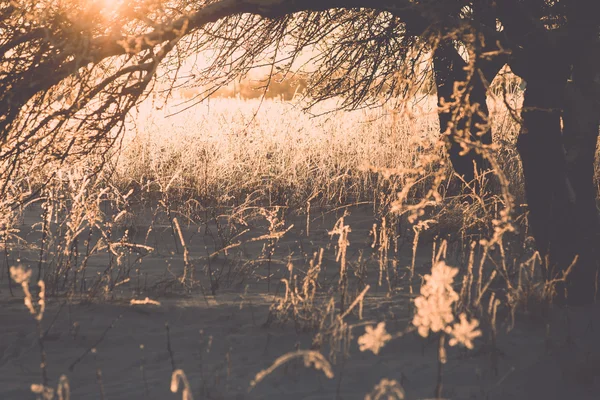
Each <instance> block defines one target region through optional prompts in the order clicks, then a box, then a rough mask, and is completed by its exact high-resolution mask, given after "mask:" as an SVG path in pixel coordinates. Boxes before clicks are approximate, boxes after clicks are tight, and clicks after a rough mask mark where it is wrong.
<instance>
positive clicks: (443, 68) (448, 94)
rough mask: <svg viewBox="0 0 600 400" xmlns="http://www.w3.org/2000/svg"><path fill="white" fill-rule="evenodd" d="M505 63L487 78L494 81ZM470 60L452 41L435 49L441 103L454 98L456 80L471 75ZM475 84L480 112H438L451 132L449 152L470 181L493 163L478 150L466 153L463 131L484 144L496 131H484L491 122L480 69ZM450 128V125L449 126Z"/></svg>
mask: <svg viewBox="0 0 600 400" xmlns="http://www.w3.org/2000/svg"><path fill="white" fill-rule="evenodd" d="M501 66H502V65H500V64H498V65H497V66H492V67H491V68H489V69H488V70H487V71H486V72H487V75H489V76H486V80H488V81H491V80H492V79H493V78H494V77H495V76H496V74H497V73H498V71H499V70H500V68H501ZM466 67H467V63H466V62H465V60H463V58H462V57H461V56H460V54H459V53H458V51H457V50H456V48H455V47H454V45H453V43H452V42H451V41H442V42H441V43H440V44H439V46H438V47H437V48H436V49H435V51H434V57H433V68H434V75H435V85H436V89H437V98H438V106H440V107H441V106H442V104H443V101H451V99H452V96H453V94H454V84H455V83H456V82H465V81H466V80H467V78H468V75H467V74H468V72H467V71H466V70H465V68H466ZM471 84H472V87H471V90H470V103H471V104H472V105H473V106H475V107H477V110H478V111H477V112H475V113H473V115H472V118H471V119H468V118H461V119H460V120H459V121H453V120H452V119H453V111H454V109H450V110H444V111H443V112H440V113H439V114H438V116H439V121H440V132H441V134H444V135H447V136H448V138H449V142H450V146H449V149H448V154H449V156H450V161H451V163H452V166H453V167H454V171H455V172H456V173H457V174H458V175H460V176H462V178H463V179H464V180H465V181H466V182H471V181H473V180H474V179H475V176H476V174H475V172H476V171H477V174H480V173H482V172H484V171H486V170H488V169H489V168H490V166H489V163H488V162H487V161H486V160H485V158H484V157H482V155H481V154H478V153H476V152H475V151H474V150H470V151H468V152H467V153H466V154H462V153H463V147H462V146H461V145H460V141H459V140H458V139H460V136H461V135H467V136H468V138H469V139H470V140H472V141H473V142H481V143H484V144H491V143H492V131H491V129H490V128H488V129H487V130H485V131H481V127H482V126H485V125H486V124H487V122H488V121H487V120H488V118H489V110H488V107H487V103H486V98H487V88H486V85H485V84H484V82H483V81H482V79H481V75H480V74H479V73H478V71H475V73H474V75H473V77H472V82H471ZM449 128H450V129H449Z"/></svg>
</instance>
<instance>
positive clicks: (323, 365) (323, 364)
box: [248, 350, 334, 391]
mask: <svg viewBox="0 0 600 400" xmlns="http://www.w3.org/2000/svg"><path fill="white" fill-rule="evenodd" d="M296 358H301V359H302V361H303V362H304V366H305V367H306V368H310V367H313V368H314V369H316V370H317V371H323V374H325V376H326V377H327V378H329V379H333V376H334V374H333V369H332V368H331V364H330V363H329V361H327V360H326V359H325V357H323V355H322V354H321V353H319V352H318V351H314V350H297V351H293V352H290V353H286V354H284V355H282V356H280V357H278V358H277V359H276V360H275V361H274V362H273V364H272V365H271V366H270V367H269V368H267V369H264V370H262V371H260V372H259V373H257V374H256V376H255V377H254V379H253V380H252V381H251V382H250V387H249V388H248V391H250V390H252V389H253V388H254V387H255V386H256V385H257V384H258V383H260V382H261V381H262V380H263V379H265V378H266V377H267V376H269V375H270V374H271V373H272V372H273V371H275V370H276V369H277V368H279V367H281V366H282V365H284V364H286V363H287V362H289V361H291V360H294V359H296Z"/></svg>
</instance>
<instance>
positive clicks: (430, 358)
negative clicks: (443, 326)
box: [0, 208, 600, 400]
mask: <svg viewBox="0 0 600 400" xmlns="http://www.w3.org/2000/svg"><path fill="white" fill-rule="evenodd" d="M350 213H351V215H350V216H348V217H346V220H345V222H346V224H348V225H350V226H351V228H352V232H350V234H349V241H350V243H351V244H350V247H349V249H348V261H349V266H350V267H349V268H350V277H349V279H350V282H351V284H350V287H351V289H352V290H356V287H357V286H356V285H357V278H356V277H355V276H354V275H353V273H354V272H353V271H355V270H356V268H358V266H360V265H361V262H359V258H360V260H362V262H363V263H364V264H365V265H366V266H367V268H369V269H370V271H371V272H370V273H369V274H368V277H369V280H368V283H369V284H370V285H371V289H370V290H369V291H368V292H367V295H366V297H365V302H364V310H363V320H362V321H361V320H359V318H358V316H357V315H355V314H351V315H349V316H348V317H347V323H348V324H349V325H350V326H351V333H352V337H351V338H350V339H349V343H350V347H349V355H348V356H347V357H346V356H344V354H343V352H337V353H336V355H337V357H336V360H335V363H333V366H332V368H333V372H334V377H333V378H332V379H329V378H327V377H326V376H325V374H324V373H323V372H322V371H316V370H314V369H312V368H306V367H305V366H304V363H303V362H302V360H292V361H290V362H289V363H286V364H285V365H283V366H281V367H280V368H278V369H276V370H275V371H274V372H273V373H272V374H270V375H269V376H267V377H266V378H265V379H264V380H262V381H261V382H259V383H258V384H257V385H256V386H255V387H254V388H252V389H250V383H251V381H252V380H253V379H254V378H255V376H256V374H257V373H258V372H260V371H261V370H263V369H265V368H267V367H269V366H270V365H271V364H272V363H273V362H274V361H275V360H276V359H277V358H278V357H279V356H281V355H283V354H285V353H288V352H293V351H296V350H309V349H311V344H312V343H313V338H314V336H315V331H303V330H298V329H296V327H295V326H294V324H293V323H290V322H288V323H287V324H279V323H278V322H277V321H274V322H273V323H271V324H265V323H266V322H267V320H268V316H269V309H270V307H271V305H272V304H273V303H274V301H275V299H276V298H277V297H281V296H282V294H283V292H282V291H283V289H282V285H281V284H280V282H279V280H280V279H281V278H284V277H287V276H288V270H287V263H288V260H291V261H292V263H293V264H294V268H297V269H298V274H299V275H302V274H303V273H304V272H305V271H306V268H307V266H308V262H307V260H309V259H310V258H311V257H312V254H313V252H314V251H317V250H318V249H319V248H324V262H323V267H324V271H323V274H322V281H321V283H322V285H321V287H320V288H319V290H318V291H319V293H321V294H322V295H321V297H320V298H321V299H323V301H327V300H328V299H329V297H330V296H328V295H327V290H328V289H329V287H330V286H335V284H336V283H337V279H338V276H337V275H336V271H337V265H338V264H337V263H336V260H335V258H336V254H335V252H336V249H335V246H336V243H337V238H335V237H334V238H332V237H330V235H329V234H328V232H329V231H330V230H331V229H332V228H333V226H334V224H335V221H336V219H337V218H338V217H339V216H340V215H341V211H339V212H338V213H337V215H336V213H333V212H332V213H328V214H323V217H319V218H314V219H313V221H312V223H311V230H310V235H309V236H308V237H307V236H306V234H305V232H304V228H305V222H304V219H303V218H304V217H296V218H292V219H291V220H290V221H286V223H285V227H289V226H290V225H292V224H294V227H293V228H291V230H290V231H289V232H287V233H286V234H285V235H284V236H283V237H282V238H281V239H280V240H279V242H278V245H277V249H276V251H275V253H274V255H273V259H272V263H271V264H272V265H271V268H272V270H271V272H272V273H273V278H272V280H271V287H270V291H267V284H266V280H265V279H264V277H265V276H266V271H267V266H266V261H265V259H264V257H263V258H262V261H261V262H260V263H258V264H257V263H256V260H259V259H260V258H261V254H263V256H264V253H262V249H263V245H264V241H256V242H247V241H246V244H243V245H241V246H238V247H236V248H235V249H232V250H231V251H230V252H229V253H228V255H227V258H226V257H224V255H223V254H220V255H219V256H218V257H216V258H212V259H211V262H212V266H211V268H213V270H215V269H217V270H218V269H219V268H224V272H223V274H224V275H222V276H223V277H224V278H222V283H221V287H219V288H218V289H217V290H216V295H214V296H213V295H212V294H211V293H210V291H209V290H208V287H209V285H210V284H209V282H208V279H207V278H206V276H205V275H202V274H200V272H197V274H199V275H200V279H201V281H202V283H203V286H204V289H205V292H208V293H205V294H204V295H203V294H202V293H201V291H200V290H199V289H194V290H192V291H191V292H189V293H186V292H184V291H183V290H181V289H180V288H176V287H175V286H171V287H166V285H165V282H167V281H173V276H177V275H179V274H181V273H182V270H183V255H182V254H178V253H177V252H176V250H175V244H174V243H175V242H174V239H173V237H172V234H171V231H170V229H168V226H165V227H164V229H159V228H157V229H155V230H154V232H153V233H152V235H154V236H151V238H150V240H148V244H149V245H150V246H153V247H155V251H154V252H153V253H151V254H150V255H147V256H146V257H144V259H143V260H142V263H141V266H140V270H141V271H142V273H141V274H139V275H136V274H133V273H132V275H131V278H132V279H131V280H130V281H129V282H128V283H124V284H122V285H120V286H118V287H117V288H116V289H115V290H114V291H113V292H112V293H109V294H107V295H104V296H102V295H98V296H97V297H96V298H94V299H92V301H91V302H90V301H84V300H85V299H80V298H73V299H70V300H68V299H66V298H64V297H52V298H50V299H49V300H48V304H47V308H46V311H45V313H44V319H43V321H42V327H43V329H44V330H45V331H47V333H46V336H45V340H44V347H45V350H46V353H47V371H48V379H49V383H50V385H51V386H56V384H57V382H58V380H59V377H60V376H61V375H63V374H64V375H66V376H67V377H68V380H69V382H70V387H71V399H111V400H112V399H114V400H117V399H161V400H162V399H176V398H181V397H182V394H181V391H180V392H179V393H177V394H173V393H171V391H170V385H171V374H172V371H173V370H174V369H182V370H183V371H185V374H186V376H187V378H188V380H189V383H190V388H191V391H192V393H193V396H194V398H196V399H202V398H207V399H363V398H365V396H366V395H367V394H369V393H371V392H372V390H373V388H374V386H375V385H377V384H378V383H379V382H380V381H381V380H382V379H384V378H387V379H393V380H396V381H397V382H398V383H400V384H401V385H402V387H403V388H404V391H405V396H406V397H405V398H407V399H426V398H432V397H433V393H434V388H435V384H436V377H437V367H438V364H437V342H436V341H434V340H427V339H423V338H421V337H419V336H418V335H417V334H416V333H408V334H406V335H404V336H403V337H400V338H396V339H393V340H392V341H390V342H389V343H387V345H386V346H385V347H384V348H383V349H382V350H381V352H380V353H379V354H378V355H375V354H373V353H372V352H369V351H366V352H361V351H359V346H358V344H357V338H358V337H359V336H361V335H362V334H363V333H364V332H365V327H364V326H365V324H376V323H378V322H381V321H385V322H386V329H387V331H388V332H389V333H390V334H392V335H394V334H396V333H399V332H403V331H405V330H406V329H407V328H410V324H411V320H412V315H411V313H412V310H411V306H410V296H409V295H408V289H407V288H404V289H402V290H400V289H399V290H395V291H394V292H393V294H392V295H388V294H387V292H388V291H387V288H386V287H385V284H384V286H382V287H379V286H378V285H377V280H378V279H377V268H378V267H377V264H376V261H375V260H374V257H375V256H376V251H375V250H374V249H373V248H372V247H371V243H372V237H370V235H369V232H370V230H371V229H372V225H373V221H374V217H373V215H372V213H371V212H370V210H369V209H368V208H353V209H351V210H350ZM250 228H251V231H250V232H249V233H247V234H245V235H244V236H242V237H241V240H242V241H244V240H247V239H248V238H249V237H251V236H252V235H254V236H255V237H256V236H259V235H262V234H264V233H265V229H266V228H265V227H264V226H256V227H252V226H251V227H250ZM183 231H184V236H185V239H186V241H187V244H188V246H189V249H190V259H191V261H192V263H193V264H194V265H196V268H197V271H201V270H202V269H203V268H204V267H205V266H206V263H207V259H206V254H207V252H208V253H210V251H211V250H212V247H211V246H213V245H214V243H213V242H214V236H213V237H211V238H209V237H208V236H207V232H206V231H198V230H197V229H193V228H184V229H183ZM136 235H137V236H136V238H137V237H138V236H139V240H140V241H142V240H143V238H144V237H145V235H146V229H144V227H143V226H142V227H141V228H140V229H138V232H137V234H136ZM411 245H412V243H408V244H406V245H405V246H403V247H402V248H401V253H400V258H399V259H400V264H401V265H400V266H399V268H400V269H404V268H405V267H407V266H408V265H410V262H411V251H412V250H411ZM426 247H427V246H425V245H423V246H421V250H419V254H418V257H417V272H418V273H419V274H424V273H427V272H428V269H429V268H430V267H431V261H430V260H431V254H430V253H431V250H429V251H428V250H427V249H426ZM207 249H208V250H207ZM429 249H431V247H429ZM31 259H32V260H35V259H34V258H33V257H32V258H31ZM27 260H28V258H27V254H23V255H22V260H21V262H22V263H23V264H26V265H27V264H29V266H31V267H36V266H37V263H36V262H35V261H27ZM253 261H254V263H253ZM103 263H106V260H104V259H102V258H101V257H98V258H97V259H94V260H93V262H90V267H89V268H90V272H89V276H93V271H96V270H98V271H100V270H101V269H102V268H103V265H104V264H103ZM448 263H449V264H451V263H452V261H451V260H448ZM230 265H231V266H233V267H235V266H240V265H247V266H248V268H249V269H252V273H251V274H248V275H247V276H245V275H243V274H241V273H240V274H238V275H235V274H230V275H229V276H230V278H231V279H229V281H230V282H228V279H226V278H225V277H226V276H227V271H228V269H227V268H229V266H230ZM257 265H258V266H257ZM456 266H457V267H461V266H460V265H456ZM5 268H6V266H3V269H2V273H3V274H5V275H4V276H6V269H5ZM146 274H147V275H146ZM138 276H139V277H140V278H139V279H138ZM242 278H243V279H242ZM156 282H158V283H159V284H158V285H157V286H154V284H155V283H156ZM161 282H162V283H161ZM13 291H14V296H11V295H10V294H9V292H8V288H7V282H6V279H4V280H3V281H2V284H1V287H0V309H1V311H0V399H2V400H12V399H15V400H21V399H34V398H35V394H33V393H31V390H30V386H31V384H34V383H41V379H42V378H41V373H40V350H39V345H38V339H37V333H36V324H35V320H34V319H33V317H32V316H31V315H29V313H28V311H27V309H26V308H25V306H24V304H23V297H22V291H21V289H20V288H16V287H14V288H13ZM332 294H333V295H334V297H335V298H337V294H335V293H332ZM146 297H149V298H150V299H151V300H155V301H157V302H159V303H160V305H156V304H138V305H132V304H131V303H130V301H131V300H132V299H136V300H143V299H145V298H146ZM167 324H168V335H169V337H170V340H167V328H166V325H167ZM507 326H508V318H507V317H506V316H505V315H501V316H499V317H498V340H497V351H491V349H490V346H489V343H490V341H489V340H488V339H478V341H476V346H475V349H474V350H471V351H466V350H464V349H459V348H449V351H448V360H447V363H446V364H445V365H444V369H443V382H444V391H443V393H444V397H445V398H449V399H498V400H500V399H599V398H600V340H599V339H600V308H599V307H591V308H586V309H573V310H566V309H560V310H554V311H552V313H551V315H550V316H549V317H547V318H546V317H543V316H541V315H535V313H534V314H533V315H523V314H520V315H517V319H516V324H515V327H514V329H512V330H511V331H510V332H507ZM484 336H486V337H489V331H486V328H485V327H484ZM169 347H170V350H169ZM92 349H94V350H92ZM320 351H321V352H322V353H323V355H324V356H326V357H329V356H330V348H329V347H328V346H323V347H321V348H320ZM494 354H495V355H496V356H497V357H498V360H497V362H496V363H494V362H493V357H492V355H494ZM495 365H496V366H497V371H495V367H494V366H495ZM374 398H375V397H374Z"/></svg>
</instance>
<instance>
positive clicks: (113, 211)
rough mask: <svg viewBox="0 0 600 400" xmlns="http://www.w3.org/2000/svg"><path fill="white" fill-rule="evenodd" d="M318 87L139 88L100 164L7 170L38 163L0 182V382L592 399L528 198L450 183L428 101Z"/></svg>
mask: <svg viewBox="0 0 600 400" xmlns="http://www.w3.org/2000/svg"><path fill="white" fill-rule="evenodd" d="M333 106H334V105H333V104H329V105H327V104H326V105H323V106H322V107H323V108H320V109H313V110H312V112H313V113H316V114H322V115H319V116H315V117H311V116H309V115H308V114H305V113H303V112H301V111H300V110H299V109H298V108H297V107H295V106H293V105H292V104H290V103H284V102H279V101H264V102H260V101H259V100H252V101H244V100H236V99H228V100H224V99H214V100H211V101H210V103H208V104H201V105H199V106H197V107H195V108H193V109H190V110H187V111H182V112H180V113H179V114H176V115H175V116H174V117H169V118H165V117H166V116H167V115H169V114H172V113H174V112H176V111H178V108H177V107H171V108H163V109H156V108H155V107H153V106H152V104H150V103H147V104H145V105H143V106H142V107H141V109H140V112H139V116H138V118H137V120H136V124H135V127H134V125H133V124H132V125H131V129H130V130H129V132H128V133H127V135H126V136H125V138H124V140H123V143H122V147H121V149H119V151H118V152H116V153H115V154H113V155H112V157H111V158H110V159H109V160H108V162H107V164H106V165H105V166H104V168H103V169H102V171H101V173H100V174H99V175H97V176H96V175H93V174H90V172H89V171H90V169H89V166H90V164H92V163H93V162H95V160H90V159H87V160H83V161H82V162H81V163H80V164H74V165H70V166H62V169H61V170H59V171H58V174H56V175H54V176H51V175H50V174H48V175H44V176H35V177H27V176H25V177H20V179H21V183H20V184H15V188H14V192H13V195H16V194H18V193H17V191H18V189H19V188H21V189H20V190H23V193H25V194H31V192H27V191H28V190H31V188H32V187H38V183H39V182H43V181H45V180H46V179H48V178H49V179H50V180H49V182H48V184H47V185H46V186H44V187H42V188H41V190H40V192H39V193H37V194H35V195H34V198H33V201H32V202H30V203H27V204H25V205H23V206H22V207H20V208H10V207H8V206H7V204H8V202H7V201H2V202H0V206H1V209H2V214H1V217H2V219H1V221H0V222H1V224H0V226H1V228H2V232H1V233H2V247H1V249H2V253H3V263H2V269H1V270H0V277H1V278H0V304H2V306H3V309H4V313H5V314H6V316H7V317H6V319H3V320H0V321H2V322H3V321H9V322H7V323H6V324H3V325H2V326H3V329H2V330H0V339H1V340H0V377H1V378H0V379H1V381H0V382H1V385H0V397H1V398H28V396H31V397H32V398H33V397H34V396H37V397H38V398H44V399H53V398H65V399H66V398H67V397H66V396H67V394H66V393H70V392H72V394H73V398H98V396H99V397H100V398H111V399H113V398H128V399H131V398H135V399H138V398H139V399H148V398H160V399H164V398H169V397H168V396H171V394H170V393H169V389H170V390H171V391H172V392H178V393H179V395H178V396H180V397H182V398H184V399H190V398H191V396H192V395H196V398H198V396H200V398H225V399H229V398H236V399H242V398H257V399H258V398H261V399H263V398H280V397H283V396H285V397H286V398H298V399H300V398H314V399H317V398H347V399H351V398H366V399H383V398H386V399H387V398H392V399H401V398H407V399H424V398H427V397H429V396H432V395H435V397H436V398H442V397H447V398H457V399H460V398H505V397H506V396H508V397H511V396H512V397H511V398H517V399H526V398H532V395H531V393H535V395H534V396H538V395H539V396H538V398H556V397H552V396H558V395H560V396H563V397H564V396H565V395H567V394H568V395H572V396H575V397H576V398H581V399H583V398H596V397H594V396H595V395H596V394H597V393H598V382H597V379H596V377H597V374H596V373H595V372H594V371H597V370H599V369H598V368H597V367H598V365H600V364H598V360H600V357H598V354H600V352H599V351H598V350H599V349H597V346H594V343H596V342H597V340H596V341H594V340H593V336H594V335H593V332H592V333H590V329H588V328H586V326H592V325H586V324H588V322H586V321H592V320H593V319H594V318H595V317H597V316H598V313H597V309H594V310H595V311H591V312H588V313H587V314H586V313H580V314H577V313H572V312H570V311H568V310H567V312H566V314H564V312H563V311H561V312H563V314H558V317H557V314H556V312H553V311H552V310H550V303H549V302H548V298H549V297H550V296H551V293H552V284H551V283H548V282H544V281H543V280H542V279H541V271H540V268H539V262H538V259H537V258H536V255H535V252H534V251H533V249H532V246H531V243H530V241H529V239H527V229H528V228H527V219H526V216H524V215H520V214H519V213H520V212H521V210H520V209H517V214H516V215H515V226H516V227H518V228H521V229H520V230H519V231H518V232H515V233H513V232H510V231H506V232H505V231H502V232H501V233H502V234H501V235H497V234H498V232H499V230H501V229H500V227H499V226H498V221H499V220H500V219H501V215H502V214H501V212H502V210H503V207H504V203H503V198H502V197H501V196H498V195H496V194H494V193H491V194H490V193H478V192H473V193H468V194H466V195H465V194H461V193H460V191H457V190H456V186H457V180H456V178H452V172H451V170H450V168H449V166H448V164H447V162H446V160H445V156H444V155H443V151H442V146H439V145H438V144H437V139H438V136H439V135H438V126H437V119H436V118H437V117H436V114H435V103H434V102H433V100H432V99H431V98H426V99H425V100H424V101H423V102H421V103H420V104H418V105H414V106H412V107H409V108H407V109H403V110H401V112H396V111H394V110H392V109H390V108H386V107H382V108H380V109H374V110H361V111H354V112H326V111H327V110H329V109H331V108H333ZM490 106H491V108H492V110H493V113H494V119H493V123H494V130H495V140H496V143H497V144H498V148H497V150H496V155H497V157H498V160H499V164H500V165H501V166H502V168H503V171H504V173H505V174H506V175H507V177H508V179H509V182H510V186H511V187H510V189H511V191H512V192H513V194H514V195H515V197H516V199H517V203H519V201H520V200H522V199H523V194H522V190H523V188H522V179H521V177H520V166H519V162H518V158H517V155H516V152H515V140H516V131H517V128H516V127H517V125H516V123H515V122H514V120H513V119H512V118H511V117H510V115H509V114H508V113H507V112H506V110H505V108H504V107H503V105H502V104H501V103H494V104H490ZM437 172H440V174H437ZM439 175H441V176H442V177H443V178H444V179H443V180H442V182H441V185H440V186H439V187H436V188H435V192H436V193H438V194H439V196H437V197H436V196H432V195H431V193H428V190H429V189H431V187H432V185H433V184H434V183H435V178H436V176H439ZM419 176H420V177H421V178H420V179H417V180H416V181H412V180H411V179H415V177H419ZM409 184H414V186H413V188H412V189H411V190H410V191H408V192H407V193H404V195H406V197H407V198H406V201H407V202H408V203H410V204H411V206H414V207H415V208H414V211H415V214H414V215H417V216H418V217H419V220H418V221H417V222H416V223H415V224H413V223H410V221H409V220H410V218H409V217H410V216H411V215H412V214H410V213H406V214H403V215H398V214H396V213H394V212H393V210H394V207H395V204H396V202H397V193H403V191H404V189H405V188H406V187H407V185H409ZM423 196H425V197H426V198H425V201H424V203H422V204H421V203H419V200H420V198H421V197H423ZM427 196H429V197H427ZM10 273H12V278H13V279H9V278H8V275H9V274H10ZM13 280H14V281H13ZM38 281H39V282H41V283H38ZM23 299H25V306H26V307H24V306H23ZM27 310H29V311H27ZM28 314H30V315H28ZM565 315H566V317H565ZM586 318H587V319H586ZM531 321H534V322H533V323H532V322H531ZM582 321H583V322H582ZM165 323H168V325H167V327H166V328H165ZM589 323H591V322H589ZM527 324H529V325H527ZM522 326H525V328H522ZM580 328H581V329H580ZM591 331H593V329H591ZM507 332H510V333H507ZM565 332H566V333H565ZM590 335H591V336H590ZM419 336H423V337H427V339H419ZM565 337H567V339H568V341H570V342H573V341H574V342H575V343H578V344H581V346H582V347H581V349H579V348H578V349H575V350H572V351H571V350H565V347H564V343H565V342H566V339H564V338H565ZM590 337H592V339H590ZM590 343H591V345H590ZM140 345H143V346H140ZM461 346H462V347H461ZM367 353H372V354H367ZM503 355H504V356H507V357H505V358H503ZM565 357H566V361H565ZM569 357H570V358H569ZM40 360H41V361H42V368H41V369H40V368H39V367H40ZM304 367H309V368H312V369H316V372H310V371H308V372H307V371H306V370H305V368H304ZM556 368H559V369H560V368H563V369H564V371H566V372H564V373H563V374H562V377H561V374H560V373H558V372H557V370H556ZM569 369H572V370H574V371H577V373H572V372H568V370H569ZM40 371H41V373H40ZM131 371H134V372H135V373H134V372H131ZM565 376H566V377H567V378H568V379H567V378H565ZM580 377H585V382H583V383H582V382H580V380H579V378H580ZM561 379H562V380H561ZM565 379H567V380H566V381H565ZM548 380H550V381H552V382H562V383H561V384H562V386H560V384H559V383H557V384H556V385H554V386H552V385H547V381H548ZM57 382H58V384H57ZM169 382H170V383H171V385H170V388H169V385H168V384H169ZM544 382H546V386H540V385H541V384H542V383H544ZM536 385H537V386H536ZM31 391H33V392H34V393H35V395H34V394H32V393H31ZM60 396H62V397H60ZM75 396H76V397H75ZM498 396H500V397H498ZM586 396H587V397H586Z"/></svg>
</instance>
